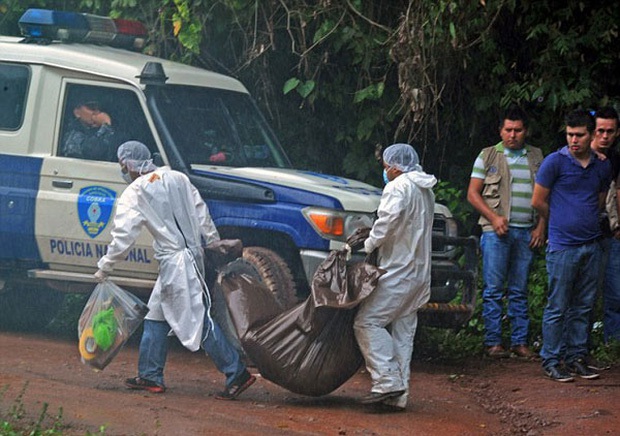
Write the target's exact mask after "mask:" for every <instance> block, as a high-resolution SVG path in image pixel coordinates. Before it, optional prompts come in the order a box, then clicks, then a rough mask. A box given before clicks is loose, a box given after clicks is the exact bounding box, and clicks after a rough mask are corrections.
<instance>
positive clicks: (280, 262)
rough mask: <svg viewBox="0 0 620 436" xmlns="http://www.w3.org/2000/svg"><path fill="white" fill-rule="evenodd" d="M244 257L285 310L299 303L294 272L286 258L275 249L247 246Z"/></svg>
mask: <svg viewBox="0 0 620 436" xmlns="http://www.w3.org/2000/svg"><path fill="white" fill-rule="evenodd" d="M243 259H244V260H245V261H246V262H248V263H249V264H251V265H252V267H253V268H254V269H255V270H256V273H257V274H258V276H259V277H260V279H261V281H262V282H263V283H264V284H265V285H266V286H267V288H269V290H270V291H271V292H272V293H273V295H274V296H275V298H276V301H277V302H278V304H279V305H280V307H281V308H282V310H283V311H284V310H287V309H290V308H291V307H293V306H294V305H295V304H297V303H298V301H297V291H296V288H295V281H294V280H293V274H291V270H290V268H289V267H288V265H287V264H286V262H285V261H284V259H282V258H281V257H280V256H279V255H278V254H277V253H276V252H275V251H273V250H270V249H268V248H264V247H245V248H244V249H243Z"/></svg>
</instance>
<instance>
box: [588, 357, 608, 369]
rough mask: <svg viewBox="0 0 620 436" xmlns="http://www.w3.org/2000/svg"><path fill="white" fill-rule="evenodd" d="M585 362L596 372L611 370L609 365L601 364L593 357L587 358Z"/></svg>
mask: <svg viewBox="0 0 620 436" xmlns="http://www.w3.org/2000/svg"><path fill="white" fill-rule="evenodd" d="M583 360H584V361H585V362H586V366H587V367H588V368H590V369H592V370H594V371H605V370H607V369H609V368H611V365H610V364H609V363H603V362H600V361H598V360H596V359H595V358H594V357H592V356H586V357H585V358H584V359H583Z"/></svg>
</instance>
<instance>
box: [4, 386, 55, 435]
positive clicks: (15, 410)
mask: <svg viewBox="0 0 620 436" xmlns="http://www.w3.org/2000/svg"><path fill="white" fill-rule="evenodd" d="M27 388H28V382H26V383H24V386H23V387H22V389H21V390H20V392H19V393H18V395H17V397H16V398H15V400H14V401H13V403H12V404H11V406H10V407H9V409H8V411H5V410H4V406H3V404H2V401H3V400H4V396H5V394H6V392H7V391H8V389H9V386H8V385H5V386H4V387H3V388H2V389H1V390H0V434H2V435H7V436H20V435H29V436H45V435H62V434H63V430H64V429H65V425H64V424H63V411H62V408H60V409H59V410H58V414H56V415H50V414H49V413H48V408H49V405H48V404H47V403H43V405H42V406H41V412H40V413H39V415H38V417H37V419H36V420H34V421H30V420H29V419H28V418H27V413H26V407H25V405H24V395H25V393H26V389H27Z"/></svg>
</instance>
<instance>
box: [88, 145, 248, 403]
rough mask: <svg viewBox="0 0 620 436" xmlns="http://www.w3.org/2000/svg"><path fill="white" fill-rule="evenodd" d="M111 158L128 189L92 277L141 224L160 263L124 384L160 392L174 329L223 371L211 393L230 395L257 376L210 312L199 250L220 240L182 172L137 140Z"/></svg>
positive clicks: (100, 275)
mask: <svg viewBox="0 0 620 436" xmlns="http://www.w3.org/2000/svg"><path fill="white" fill-rule="evenodd" d="M117 155H118V160H119V164H120V165H121V173H122V176H123V178H124V179H125V180H126V181H127V182H128V183H129V186H128V187H127V188H126V189H125V191H124V192H123V193H122V195H121V196H120V197H119V199H118V203H117V205H116V215H115V217H114V225H113V228H112V242H110V245H109V246H108V250H107V253H106V255H105V256H103V257H102V258H101V259H100V260H99V262H98V264H97V265H98V267H99V271H97V272H96V273H95V278H96V279H97V280H98V281H100V282H101V281H103V280H106V279H107V277H108V275H109V274H110V272H111V271H112V269H113V266H114V264H115V263H116V262H118V261H122V260H124V259H125V256H126V255H127V252H128V251H129V249H130V248H131V247H132V245H133V244H134V242H135V241H136V239H137V237H138V235H139V234H140V231H141V229H142V227H146V228H147V229H148V231H149V232H150V233H151V235H152V236H153V239H154V242H153V248H154V249H155V258H156V259H157V261H158V262H159V276H158V278H157V281H156V282H155V287H154V288H153V292H152V293H151V296H150V299H149V302H148V307H149V312H148V314H147V316H146V319H145V321H144V333H143V335H142V340H141V342H140V352H139V360H138V377H134V378H129V379H127V380H126V381H125V385H126V386H127V387H128V388H130V389H142V390H146V391H149V392H152V393H163V392H164V391H165V389H166V388H165V384H164V366H165V363H166V357H167V353H168V336H169V335H171V334H174V335H175V336H176V337H177V338H178V339H179V340H180V341H181V343H182V344H183V345H184V346H185V347H186V348H188V349H189V350H191V351H197V350H198V349H199V348H200V347H201V345H202V347H203V348H204V350H205V351H206V353H207V354H208V355H209V356H210V357H211V359H212V360H213V362H214V363H215V366H216V367H217V368H218V370H220V371H221V372H222V373H224V374H225V376H226V388H225V389H224V390H223V391H222V392H221V393H219V394H218V395H216V398H218V399H234V398H236V397H237V396H238V395H239V394H240V393H241V392H243V391H244V390H245V389H247V388H248V387H249V386H250V385H251V384H252V383H254V381H255V380H256V378H255V377H254V376H253V375H251V374H250V373H249V372H248V371H247V369H246V366H245V364H244V363H243V362H242V360H241V356H240V355H239V352H238V351H237V350H236V348H235V347H234V346H233V345H232V344H230V342H229V341H228V340H227V339H226V337H225V335H224V334H223V332H222V330H221V329H220V327H219V326H218V324H217V323H216V322H214V321H213V320H212V318H211V316H210V313H209V312H210V303H211V301H210V296H209V290H208V289H207V286H206V284H205V281H204V265H203V247H204V246H206V245H207V244H209V243H210V242H213V241H216V240H219V234H218V232H217V229H216V228H215V225H214V223H213V221H212V220H211V216H210V214H209V209H208V208H207V205H206V204H205V202H204V201H203V200H202V198H201V197H200V194H199V193H198V190H197V189H196V188H195V187H194V186H193V185H192V184H191V183H190V181H189V179H188V177H187V176H186V175H185V174H183V173H180V172H178V171H174V170H171V169H169V168H166V167H162V168H157V167H156V166H155V165H154V164H153V163H152V160H151V153H150V151H149V150H148V148H147V147H146V146H145V145H144V144H142V143H140V142H137V141H129V142H125V143H124V144H122V145H121V146H120V147H119V148H118V152H117Z"/></svg>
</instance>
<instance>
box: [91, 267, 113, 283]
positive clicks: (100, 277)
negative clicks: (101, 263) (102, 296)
mask: <svg viewBox="0 0 620 436" xmlns="http://www.w3.org/2000/svg"><path fill="white" fill-rule="evenodd" d="M109 275H110V274H108V273H107V272H105V271H103V270H101V269H100V270H98V271H97V272H96V273H95V274H94V276H95V280H97V282H99V283H103V282H104V281H106V280H107V279H108V276H109Z"/></svg>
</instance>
